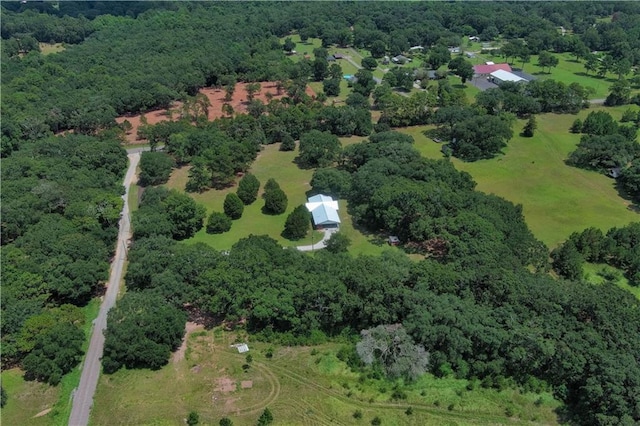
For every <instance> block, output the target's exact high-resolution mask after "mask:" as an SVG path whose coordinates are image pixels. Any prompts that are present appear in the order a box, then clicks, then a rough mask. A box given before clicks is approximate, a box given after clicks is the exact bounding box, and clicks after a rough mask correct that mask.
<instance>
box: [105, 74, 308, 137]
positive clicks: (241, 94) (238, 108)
mask: <svg viewBox="0 0 640 426" xmlns="http://www.w3.org/2000/svg"><path fill="white" fill-rule="evenodd" d="M247 84H248V83H237V84H236V89H235V91H234V93H233V99H232V100H231V102H228V103H229V104H230V105H231V106H232V107H233V110H234V111H235V112H236V113H244V112H247V90H246V87H247ZM260 86H261V89H260V92H259V93H256V94H254V96H253V97H254V99H259V100H261V101H262V102H264V103H265V104H266V103H267V102H268V100H267V93H270V94H271V95H272V97H273V99H279V98H282V97H283V96H284V95H285V94H286V92H285V91H284V90H283V91H282V93H281V94H280V95H278V90H277V89H276V83H275V82H273V81H264V82H261V83H260ZM200 93H203V94H204V95H206V96H207V98H209V102H210V103H211V107H209V117H208V118H209V120H215V119H216V118H220V117H223V116H224V115H225V114H224V113H223V112H222V105H224V104H225V103H227V102H225V100H224V96H225V91H224V89H216V88H213V87H205V88H203V89H200ZM307 95H309V96H315V95H316V94H315V92H314V91H313V89H311V88H310V87H309V86H307ZM180 105H181V104H180V102H174V103H173V105H172V108H171V109H173V110H177V109H179V107H180ZM144 116H145V117H146V118H147V123H149V124H157V123H159V122H161V121H166V120H169V115H168V114H167V110H166V109H161V110H155V111H149V112H147V113H145V114H144ZM173 116H174V117H173V119H174V120H175V119H177V116H178V114H177V113H174V114H173ZM140 117H141V114H138V115H125V116H120V117H118V118H116V122H117V123H122V122H124V121H125V120H128V121H129V123H131V126H133V129H132V130H131V131H130V132H128V133H127V135H126V139H127V142H128V143H144V140H140V139H137V135H138V127H140Z"/></svg>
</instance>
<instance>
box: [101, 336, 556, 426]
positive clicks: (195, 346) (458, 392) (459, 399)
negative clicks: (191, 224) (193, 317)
mask: <svg viewBox="0 0 640 426" xmlns="http://www.w3.org/2000/svg"><path fill="white" fill-rule="evenodd" d="M187 341H188V347H187V348H186V351H185V352H184V358H183V359H176V360H172V361H170V362H169V364H168V365H167V366H165V367H163V368H162V369H160V370H158V371H150V370H120V371H118V372H116V373H115V374H111V375H102V376H101V377H100V382H99V384H98V389H97V392H96V397H95V404H94V408H93V410H92V413H91V419H90V425H92V426H98V425H114V424H122V425H132V424H154V425H176V424H184V420H183V419H184V418H186V416H187V414H188V413H189V412H190V411H196V412H198V413H199V415H200V421H201V423H202V424H208V425H214V424H218V422H219V420H220V419H221V418H222V417H224V416H226V417H229V418H230V419H231V420H232V421H233V423H234V425H237V426H242V425H255V424H256V420H257V419H258V417H259V416H260V414H261V413H262V411H263V410H264V408H265V407H269V409H270V410H271V412H272V413H273V417H274V423H275V424H278V425H301V424H302V425H305V424H308V425H311V424H314V425H315V424H318V425H328V424H345V425H358V424H360V425H363V424H371V420H372V419H373V418H374V417H376V416H377V417H380V419H381V420H382V424H383V425H434V426H435V425H443V424H451V425H454V424H455V425H497V424H516V425H517V424H531V423H530V422H534V423H537V424H545V425H551V424H557V415H556V414H555V412H554V410H555V409H556V408H557V407H559V406H560V403H559V402H558V401H556V400H554V399H553V398H552V397H551V395H549V394H547V393H543V394H534V393H520V392H519V391H516V390H512V389H505V390H502V391H500V392H498V391H496V390H488V389H483V388H480V387H479V386H475V387H474V389H473V390H467V384H468V382H467V381H466V380H456V379H453V378H445V379H436V378H434V377H433V376H431V375H429V374H426V375H424V376H423V377H422V378H421V379H420V380H418V381H417V382H416V383H414V384H411V385H409V386H406V387H405V389H404V390H405V392H406V394H407V398H406V399H405V400H397V401H395V400H392V398H391V393H392V389H391V388H392V384H391V383H388V382H385V381H378V380H370V379H368V380H363V381H360V380H359V377H358V375H357V374H355V373H353V372H351V371H350V370H349V368H348V367H347V366H346V364H345V363H344V362H342V361H340V360H339V359H338V358H337V357H336V353H337V352H338V350H339V349H340V344H337V343H325V344H322V345H318V346H313V347H308V346H304V347H302V346H298V347H296V346H294V347H279V346H277V345H271V344H266V343H260V342H254V341H252V340H251V339H250V338H249V337H247V336H246V335H239V336H238V335H234V334H232V333H229V332H223V331H221V330H220V329H214V330H209V331H204V330H202V329H200V330H198V331H195V332H193V333H192V334H190V335H189V337H188V339H187ZM238 341H242V342H248V345H249V349H250V351H249V354H250V355H251V356H252V362H251V363H250V367H249V368H248V369H247V370H246V371H244V369H243V367H242V365H243V364H245V363H247V361H246V356H245V355H244V354H238V352H237V351H236V349H235V348H233V347H231V346H230V345H231V344H233V343H235V342H238ZM268 349H271V350H272V353H273V357H272V358H267V357H266V353H267V351H268ZM409 406H411V407H413V414H412V415H406V414H405V411H406V409H407V408H408V407H409ZM356 410H359V411H361V412H362V418H361V419H356V418H354V416H353V413H354V412H355V411H356ZM506 412H509V416H507V415H506V414H505V413H506Z"/></svg>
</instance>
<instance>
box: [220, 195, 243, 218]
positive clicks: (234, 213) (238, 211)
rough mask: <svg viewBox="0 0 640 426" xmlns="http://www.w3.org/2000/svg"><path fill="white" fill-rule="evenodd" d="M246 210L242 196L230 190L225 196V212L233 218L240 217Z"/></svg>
mask: <svg viewBox="0 0 640 426" xmlns="http://www.w3.org/2000/svg"><path fill="white" fill-rule="evenodd" d="M243 211H244V204H243V203H242V200H240V197H238V195H237V194H236V193H234V192H230V193H229V194H227V196H226V197H225V198H224V214H226V215H227V216H229V218H231V220H236V219H240V218H241V217H242V212H243Z"/></svg>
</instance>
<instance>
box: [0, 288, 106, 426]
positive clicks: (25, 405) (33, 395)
mask: <svg viewBox="0 0 640 426" xmlns="http://www.w3.org/2000/svg"><path fill="white" fill-rule="evenodd" d="M99 310H100V299H98V298H94V299H92V300H91V301H90V302H89V303H88V304H87V306H85V307H83V308H82V311H83V313H84V315H85V323H84V326H83V330H84V332H85V336H86V339H85V342H84V344H83V346H82V349H83V351H86V350H87V348H88V347H89V340H90V338H91V331H92V321H93V320H94V319H95V318H96V317H97V316H98V311H99ZM81 366H82V364H79V365H78V366H77V367H76V368H75V369H73V371H71V372H70V373H69V374H67V375H65V376H64V377H63V378H62V381H61V382H60V384H59V385H58V386H55V387H54V386H49V385H48V384H46V383H40V382H34V381H26V380H24V377H23V376H24V372H23V371H22V370H20V369H18V368H13V369H11V370H5V371H3V372H2V386H3V387H4V389H5V390H6V391H7V395H8V398H9V399H8V401H7V405H6V406H5V407H4V408H3V409H2V424H6V425H34V426H37V425H56V426H58V425H60V426H63V425H64V426H66V425H67V423H68V422H69V415H70V414H71V393H72V392H73V390H74V389H75V388H76V387H78V384H79V383H80V372H81V371H80V368H81Z"/></svg>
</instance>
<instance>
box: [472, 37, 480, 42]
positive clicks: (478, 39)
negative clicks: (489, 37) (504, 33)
mask: <svg viewBox="0 0 640 426" xmlns="http://www.w3.org/2000/svg"><path fill="white" fill-rule="evenodd" d="M469 41H480V37H477V36H469Z"/></svg>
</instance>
